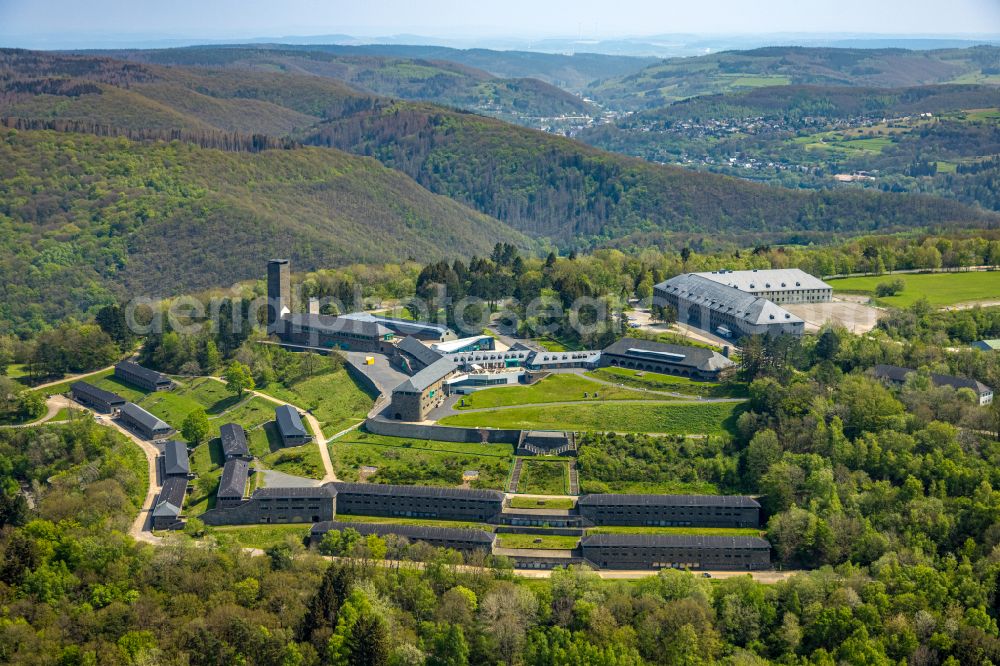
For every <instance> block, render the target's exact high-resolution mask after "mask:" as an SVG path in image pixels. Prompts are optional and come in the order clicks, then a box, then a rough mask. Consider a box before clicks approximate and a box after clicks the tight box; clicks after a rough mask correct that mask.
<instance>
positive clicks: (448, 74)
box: [104, 46, 596, 123]
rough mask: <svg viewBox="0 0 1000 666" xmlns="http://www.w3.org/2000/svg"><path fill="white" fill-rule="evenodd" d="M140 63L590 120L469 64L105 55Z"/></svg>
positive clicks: (291, 56) (274, 52) (584, 107)
mask: <svg viewBox="0 0 1000 666" xmlns="http://www.w3.org/2000/svg"><path fill="white" fill-rule="evenodd" d="M104 54H105V55H109V56H112V57H115V58H122V59H127V60H130V61H135V62H142V63H150V64H159V65H181V66H184V67H211V68H232V69H241V70H249V71H254V72H284V73H291V74H308V75H314V76H319V77H324V78H330V79H334V80H337V81H341V82H344V83H347V84H349V85H350V86H351V87H352V88H354V89H356V90H359V91H362V92H368V93H373V94H377V95H385V96H389V97H396V98H400V99H408V100H424V101H429V102H433V103H435V104H444V105H448V106H454V107H458V108H462V109H467V110H470V111H476V112H478V113H483V114H486V115H491V116H494V117H497V118H502V119H505V120H509V121H512V122H520V123H529V122H530V121H531V119H534V118H541V117H549V116H558V115H565V114H571V115H580V114H583V115H592V114H594V113H596V109H595V108H594V107H593V106H591V105H590V104H588V103H586V102H584V101H583V100H582V99H581V98H579V97H577V96H576V95H572V94H570V93H568V92H566V91H564V90H562V89H560V88H557V87H556V86H554V85H552V84H549V83H545V82H544V81H541V80H538V79H534V78H530V77H516V78H500V77H496V76H494V75H492V74H489V73H487V72H486V71H483V70H481V69H477V68H474V67H471V66H468V65H464V64H459V63H455V62H450V61H446V60H437V59H430V58H404V57H400V56H395V55H377V54H366V55H347V54H338V53H331V52H330V51H328V50H325V49H323V50H321V49H303V48H294V47H279V46H272V47H270V48H259V47H229V46H204V47H188V48H178V49H160V50H131V51H109V52H104Z"/></svg>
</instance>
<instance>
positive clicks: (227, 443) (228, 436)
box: [219, 423, 251, 460]
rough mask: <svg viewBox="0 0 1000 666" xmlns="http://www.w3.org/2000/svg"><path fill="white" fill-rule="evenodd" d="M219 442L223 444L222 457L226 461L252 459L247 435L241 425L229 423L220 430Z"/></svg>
mask: <svg viewBox="0 0 1000 666" xmlns="http://www.w3.org/2000/svg"><path fill="white" fill-rule="evenodd" d="M219 440H220V441H221V442H222V455H223V457H224V458H225V459H226V460H232V459H233V458H243V459H247V460H249V459H250V458H251V455H250V445H249V443H248V442H247V433H246V431H245V430H243V426H241V425H240V424H238V423H227V424H225V425H224V426H222V427H221V428H219Z"/></svg>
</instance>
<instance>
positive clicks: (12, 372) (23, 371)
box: [6, 363, 28, 379]
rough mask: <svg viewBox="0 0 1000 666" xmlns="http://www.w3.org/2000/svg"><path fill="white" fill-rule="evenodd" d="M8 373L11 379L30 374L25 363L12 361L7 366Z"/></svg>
mask: <svg viewBox="0 0 1000 666" xmlns="http://www.w3.org/2000/svg"><path fill="white" fill-rule="evenodd" d="M6 375H7V376H8V377H10V378H11V379H20V378H21V377H27V376H28V367H27V366H26V365H25V364H24V363H11V364H10V365H8V366H7V372H6Z"/></svg>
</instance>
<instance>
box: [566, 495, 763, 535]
mask: <svg viewBox="0 0 1000 666" xmlns="http://www.w3.org/2000/svg"><path fill="white" fill-rule="evenodd" d="M576 506H577V510H578V511H579V512H580V515H581V516H582V517H583V518H585V519H586V520H587V521H589V522H590V523H592V524H594V525H633V526H649V527H654V526H656V527H759V526H760V504H759V503H758V502H757V500H755V499H754V498H752V497H747V496H745V495H612V494H597V495H583V496H581V497H580V499H579V500H577V503H576Z"/></svg>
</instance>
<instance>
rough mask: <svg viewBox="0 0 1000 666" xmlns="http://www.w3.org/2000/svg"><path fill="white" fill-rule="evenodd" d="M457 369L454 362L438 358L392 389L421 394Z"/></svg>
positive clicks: (446, 358) (445, 358)
mask: <svg viewBox="0 0 1000 666" xmlns="http://www.w3.org/2000/svg"><path fill="white" fill-rule="evenodd" d="M457 369H458V366H457V365H456V363H455V361H453V360H451V359H450V358H448V357H443V358H440V359H438V360H437V361H434V362H433V363H431V364H430V365H428V366H427V367H426V368H424V369H423V370H421V371H420V372H418V373H416V374H415V375H413V376H412V377H410V378H409V379H407V380H406V381H405V382H403V383H402V384H400V385H399V386H397V387H396V388H394V389H393V392H396V391H403V392H406V393H421V392H423V391H424V390H425V389H426V388H427V387H428V386H431V385H432V384H434V383H435V382H437V381H440V380H441V379H444V378H445V377H447V376H448V375H450V374H451V373H452V372H454V371H455V370H457Z"/></svg>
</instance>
